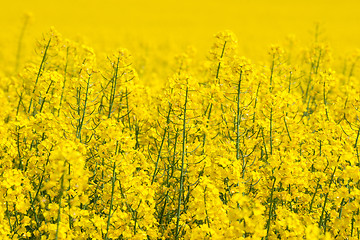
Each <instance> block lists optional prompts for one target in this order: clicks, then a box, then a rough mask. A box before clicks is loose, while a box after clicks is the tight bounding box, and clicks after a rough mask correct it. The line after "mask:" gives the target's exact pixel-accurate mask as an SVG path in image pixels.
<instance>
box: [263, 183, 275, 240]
mask: <svg viewBox="0 0 360 240" xmlns="http://www.w3.org/2000/svg"><path fill="white" fill-rule="evenodd" d="M275 182H276V178H275V177H274V181H273V184H272V187H271V194H270V206H269V218H268V221H267V224H266V237H265V239H269V233H270V222H271V218H272V212H273V208H274V205H275V202H274V201H273V196H274V189H275Z"/></svg>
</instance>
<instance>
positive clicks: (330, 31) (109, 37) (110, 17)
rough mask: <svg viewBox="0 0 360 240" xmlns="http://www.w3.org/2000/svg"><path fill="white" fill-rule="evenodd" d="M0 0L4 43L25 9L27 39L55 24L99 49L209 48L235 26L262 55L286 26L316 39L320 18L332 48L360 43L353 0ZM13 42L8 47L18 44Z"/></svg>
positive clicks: (250, 52) (359, 11)
mask: <svg viewBox="0 0 360 240" xmlns="http://www.w3.org/2000/svg"><path fill="white" fill-rule="evenodd" d="M1 5H2V6H1V10H0V27H1V29H2V31H1V37H0V39H1V40H0V44H1V45H0V47H1V48H3V49H4V47H5V48H8V47H7V46H8V44H9V42H14V41H17V39H18V38H19V35H20V32H21V27H22V25H23V22H24V13H27V12H29V13H31V15H32V18H31V21H30V23H29V25H28V27H27V29H26V33H25V39H33V40H35V39H36V38H39V37H40V36H41V33H43V32H46V31H48V29H49V28H50V26H54V27H55V28H56V29H57V30H58V31H59V32H60V33H62V34H63V35H64V36H65V37H67V38H71V39H78V38H81V39H85V41H86V42H87V43H89V44H90V45H93V46H94V47H95V48H101V49H102V50H103V49H106V50H108V49H113V48H114V47H115V48H116V47H119V46H121V47H127V48H129V49H130V50H131V51H133V49H132V48H135V47H134V45H135V44H143V45H145V46H151V45H156V46H162V47H165V48H166V47H169V46H170V45H174V44H175V45H178V46H185V45H189V44H191V45H194V46H195V47H196V48H198V49H199V50H200V51H205V50H206V49H208V48H209V46H210V45H211V41H212V36H213V35H214V34H215V33H216V32H218V31H222V30H226V29H230V30H232V31H233V32H235V33H236V35H237V36H238V39H239V44H240V50H241V51H242V53H243V54H244V55H245V56H247V57H250V58H254V59H257V58H258V56H264V54H263V52H264V51H266V49H267V47H268V46H269V45H270V44H272V43H277V42H281V41H283V40H284V39H286V37H287V36H288V35H289V34H292V35H295V36H296V39H298V40H299V41H307V40H312V37H313V35H314V29H315V24H317V23H318V24H320V31H321V33H322V36H323V37H324V38H326V40H328V41H329V42H330V44H331V46H332V47H333V49H334V52H336V51H342V52H344V51H351V50H353V49H354V48H356V47H359V43H360V33H359V27H360V1H356V0H351V1H333V0H331V1H325V0H317V1H316V0H313V1H310V0H302V1H284V0H277V1H265V0H251V1H250V0H238V1H236V0H222V1H190V0H182V1H175V0H166V1H165V0H163V1H159V0H153V1H144V0H126V1H124V0H118V1H116V0H103V1H99V0H98V1H94V0H90V1H89V0H71V1H70V0H62V1H54V0H47V1H45V0H31V1H25V0H22V1H21V0H13V1H5V0H2V4H1ZM29 47H30V46H28V47H26V46H25V48H26V49H27V50H29ZM13 48H14V49H11V47H10V49H7V50H8V51H11V50H13V51H16V47H15V46H14V47H13ZM30 49H31V48H30Z"/></svg>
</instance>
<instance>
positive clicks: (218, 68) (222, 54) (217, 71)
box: [216, 41, 226, 84]
mask: <svg viewBox="0 0 360 240" xmlns="http://www.w3.org/2000/svg"><path fill="white" fill-rule="evenodd" d="M225 47H226V41H225V42H224V46H223V49H222V52H221V56H220V61H219V64H218V67H217V70H216V79H218V80H219V82H218V83H219V84H220V79H219V72H220V66H221V59H222V58H223V56H224V53H225Z"/></svg>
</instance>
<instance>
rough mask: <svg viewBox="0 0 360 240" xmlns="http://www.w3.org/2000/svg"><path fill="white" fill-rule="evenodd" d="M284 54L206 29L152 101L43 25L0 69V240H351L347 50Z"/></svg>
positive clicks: (355, 176)
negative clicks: (242, 47) (257, 54)
mask: <svg viewBox="0 0 360 240" xmlns="http://www.w3.org/2000/svg"><path fill="white" fill-rule="evenodd" d="M289 46H291V45H284V46H282V45H272V46H271V47H270V48H269V50H268V53H265V54H264V63H263V64H259V63H253V62H252V61H251V60H250V59H247V58H246V57H244V56H242V55H240V54H239V50H238V47H239V45H238V40H237V37H236V36H235V35H234V34H233V33H232V32H231V31H223V32H219V33H217V34H216V35H215V38H214V39H213V45H212V47H211V49H210V50H209V53H208V55H207V58H206V59H204V60H203V61H201V62H199V61H198V60H197V58H196V56H195V55H196V51H195V50H194V49H192V48H189V49H187V50H186V51H184V52H183V53H181V54H179V55H177V56H174V57H173V61H172V62H171V63H169V66H171V74H170V75H169V78H168V81H166V83H165V84H164V86H163V87H161V91H160V92H159V91H156V90H154V89H152V88H150V87H148V86H145V85H144V84H142V83H141V81H140V80H139V79H140V78H141V75H139V74H138V70H137V68H136V66H135V65H134V59H133V56H132V54H131V53H130V52H129V51H128V50H127V49H124V48H122V49H117V50H115V51H113V52H110V53H108V54H107V56H106V57H104V58H102V57H99V56H97V54H96V53H95V51H94V50H93V49H92V48H91V47H89V46H86V45H84V44H82V43H81V42H79V41H72V40H68V39H65V38H64V37H63V36H62V35H61V34H60V33H59V32H57V31H56V30H55V29H54V28H52V29H50V31H49V32H47V33H46V34H44V35H43V38H41V39H40V40H39V41H38V44H37V46H36V49H35V51H34V53H33V54H32V55H31V56H29V57H28V59H29V60H28V61H27V62H26V63H24V65H23V66H22V65H21V64H20V62H19V61H17V62H16V63H15V64H16V65H15V67H14V69H15V70H14V71H12V72H9V71H8V67H7V68H6V69H0V71H1V76H0V83H1V85H0V100H1V102H2V105H1V111H0V117H1V119H0V120H1V125H0V133H1V136H2V138H1V140H0V162H1V164H0V191H1V195H0V196H1V203H2V204H1V205H0V238H1V239H359V238H360V231H359V228H360V218H359V217H360V216H359V207H360V204H359V203H360V190H359V188H360V185H359V180H360V171H359V164H360V163H359V161H360V160H359V147H360V146H359V145H360V143H359V136H360V123H359V114H358V111H359V99H358V96H359V93H360V89H359V85H358V84H357V82H358V76H357V72H358V64H359V63H358V60H359V56H360V52H359V51H358V50H357V51H354V52H353V54H352V55H350V56H345V57H344V58H345V59H346V61H345V67H344V69H343V71H335V70H334V66H335V65H336V64H337V63H338V62H337V61H340V60H339V59H337V58H336V57H333V54H332V50H331V48H330V47H329V46H328V44H327V43H326V42H323V41H321V40H319V39H317V38H316V39H315V40H314V42H313V43H312V44H311V45H309V46H301V47H302V49H301V48H300V47H298V48H294V47H289ZM20 66H22V67H20Z"/></svg>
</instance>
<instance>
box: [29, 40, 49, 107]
mask: <svg viewBox="0 0 360 240" xmlns="http://www.w3.org/2000/svg"><path fill="white" fill-rule="evenodd" d="M50 43H51V38H49V41H48V43H47V45H46V47H45V51H44V55H43V57H42V60H41V63H40V67H39V70H38V73H37V75H36V80H35V84H34V88H33V90H32V93H34V92H35V90H36V86H37V84H38V82H39V78H40V75H41V72H42V70H43V66H44V64H45V60H46V56H47V51H48V49H49V47H50ZM32 101H33V98H31V100H30V104H29V110H28V112H29V113H30V109H31V104H32Z"/></svg>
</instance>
